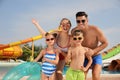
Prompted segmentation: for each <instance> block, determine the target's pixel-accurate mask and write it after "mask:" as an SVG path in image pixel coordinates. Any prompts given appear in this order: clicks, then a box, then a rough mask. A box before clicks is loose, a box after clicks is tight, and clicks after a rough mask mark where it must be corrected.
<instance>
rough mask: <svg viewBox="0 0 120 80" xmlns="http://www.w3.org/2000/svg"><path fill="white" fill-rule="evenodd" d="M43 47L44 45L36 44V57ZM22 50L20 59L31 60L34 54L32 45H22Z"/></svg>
mask: <svg viewBox="0 0 120 80" xmlns="http://www.w3.org/2000/svg"><path fill="white" fill-rule="evenodd" d="M42 49H43V47H42V45H39V46H36V45H34V58H36V57H37V55H38V54H39V53H40V51H41V50H42ZM22 50H23V54H22V56H20V57H19V58H18V59H21V60H24V61H30V56H31V55H32V45H29V44H25V45H23V46H22Z"/></svg>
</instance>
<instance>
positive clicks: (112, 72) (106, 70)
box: [63, 66, 120, 75]
mask: <svg viewBox="0 0 120 80" xmlns="http://www.w3.org/2000/svg"><path fill="white" fill-rule="evenodd" d="M68 68H69V67H68V66H65V67H64V70H63V75H65V74H66V71H67V69H68ZM89 73H91V70H90V71H89ZM101 74H120V71H109V70H108V69H107V68H102V72H101Z"/></svg>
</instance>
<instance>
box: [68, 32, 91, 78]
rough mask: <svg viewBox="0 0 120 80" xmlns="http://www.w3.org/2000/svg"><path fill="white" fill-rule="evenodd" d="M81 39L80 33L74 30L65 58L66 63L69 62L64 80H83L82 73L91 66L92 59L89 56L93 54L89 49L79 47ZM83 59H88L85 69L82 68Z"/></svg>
mask: <svg viewBox="0 0 120 80" xmlns="http://www.w3.org/2000/svg"><path fill="white" fill-rule="evenodd" d="M83 39H84V37H83V32H82V31H80V30H75V31H74V32H73V34H72V40H71V41H72V44H71V47H70V48H69V50H68V54H67V57H66V62H67V63H69V62H70V68H69V69H68V70H67V73H66V80H85V74H84V72H85V71H87V70H88V69H89V67H90V66H91V64H92V57H91V55H89V54H93V52H92V50H91V49H89V48H87V47H83V46H82V45H81V43H82V41H83ZM88 53H89V54H88ZM85 57H87V58H88V64H87V66H86V67H84V66H83V65H84V60H85Z"/></svg>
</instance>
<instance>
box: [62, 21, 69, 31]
mask: <svg viewBox="0 0 120 80" xmlns="http://www.w3.org/2000/svg"><path fill="white" fill-rule="evenodd" d="M70 27H71V24H70V22H69V21H68V20H63V21H62V22H61V24H60V29H61V30H62V31H64V32H69V30H70Z"/></svg>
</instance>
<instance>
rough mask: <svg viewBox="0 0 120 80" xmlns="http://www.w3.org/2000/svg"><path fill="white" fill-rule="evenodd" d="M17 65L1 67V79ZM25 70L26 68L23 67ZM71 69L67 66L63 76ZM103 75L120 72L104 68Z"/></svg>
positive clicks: (119, 72)
mask: <svg viewBox="0 0 120 80" xmlns="http://www.w3.org/2000/svg"><path fill="white" fill-rule="evenodd" d="M15 66H16V65H14V66H13V65H9V66H2V64H1V65H0V78H2V77H3V76H4V75H5V74H6V73H7V72H8V71H9V70H10V69H12V68H13V67H15ZM23 68H24V67H23ZM68 68H69V67H68V66H65V67H64V70H63V75H65V74H66V71H67V69H68ZM88 74H91V70H89V73H88ZM101 74H120V71H108V69H107V68H102V72H101Z"/></svg>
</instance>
